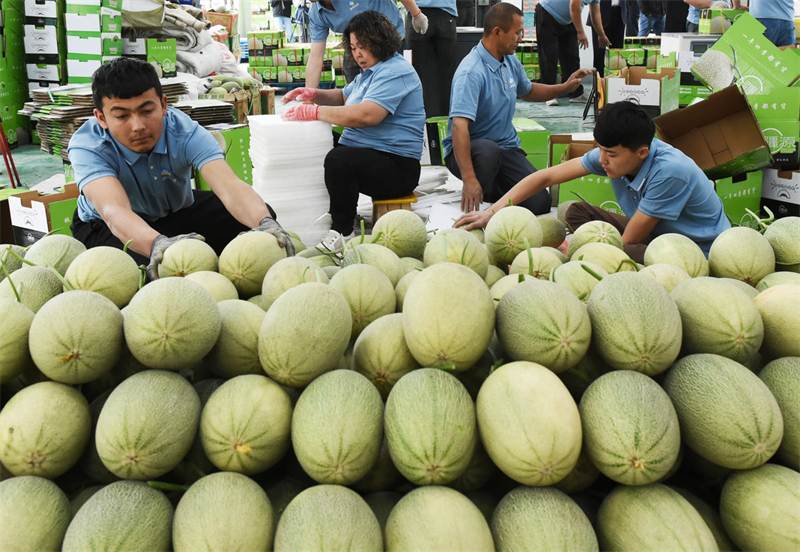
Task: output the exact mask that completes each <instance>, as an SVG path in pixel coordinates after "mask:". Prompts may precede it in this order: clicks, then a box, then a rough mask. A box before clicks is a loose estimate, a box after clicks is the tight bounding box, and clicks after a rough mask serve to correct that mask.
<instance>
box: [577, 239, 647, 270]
mask: <svg viewBox="0 0 800 552" xmlns="http://www.w3.org/2000/svg"><path fill="white" fill-rule="evenodd" d="M569 260H570V261H589V262H591V263H595V264H597V265H600V267H601V268H602V269H603V270H605V271H606V272H608V273H609V274H612V273H614V272H624V271H635V270H636V263H635V262H633V260H631V258H630V257H628V255H627V254H626V253H625V252H624V251H623V250H622V249H619V248H618V247H614V246H613V245H611V244H608V243H597V242H593V243H587V244H586V245H584V246H583V247H581V248H579V249H578V250H577V251H575V253H573V254H572V256H571V257H570V258H569Z"/></svg>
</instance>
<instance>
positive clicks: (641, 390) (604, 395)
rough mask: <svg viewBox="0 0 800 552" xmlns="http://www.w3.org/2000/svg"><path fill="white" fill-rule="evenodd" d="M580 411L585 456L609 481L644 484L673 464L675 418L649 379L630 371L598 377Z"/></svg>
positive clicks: (676, 445)
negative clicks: (586, 455)
mask: <svg viewBox="0 0 800 552" xmlns="http://www.w3.org/2000/svg"><path fill="white" fill-rule="evenodd" d="M579 410H580V414H581V422H582V424H583V434H584V443H585V446H586V450H587V452H588V454H589V458H590V459H591V460H592V463H594V465H595V466H597V468H598V469H599V470H600V471H601V472H603V474H605V475H606V476H607V477H609V478H610V479H613V480H614V481H616V482H618V483H623V484H625V485H646V484H648V483H653V482H655V481H658V480H659V479H661V478H662V477H663V476H664V475H666V474H667V473H668V472H669V470H670V468H672V466H673V465H674V464H675V461H676V459H677V458H678V449H679V448H680V442H681V432H680V427H679V426H678V416H677V414H676V413H675V408H674V407H673V406H672V402H670V400H669V397H668V396H667V394H666V393H665V392H664V390H663V389H662V388H661V386H660V385H658V384H657V383H656V382H655V381H653V380H652V379H651V378H650V377H648V376H645V375H644V374H640V373H638V372H632V371H628V370H618V371H614V372H610V373H608V374H605V375H604V376H600V378H598V379H597V380H596V381H595V382H594V383H592V385H590V386H589V388H588V389H587V390H586V392H585V393H584V394H583V397H582V398H581V403H580V406H579Z"/></svg>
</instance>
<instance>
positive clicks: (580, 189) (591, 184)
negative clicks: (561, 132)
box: [558, 142, 624, 214]
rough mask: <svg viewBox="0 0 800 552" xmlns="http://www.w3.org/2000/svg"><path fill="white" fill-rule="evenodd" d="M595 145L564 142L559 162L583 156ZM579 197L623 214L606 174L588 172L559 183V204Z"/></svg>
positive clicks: (595, 145)
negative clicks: (564, 146) (588, 173)
mask: <svg viewBox="0 0 800 552" xmlns="http://www.w3.org/2000/svg"><path fill="white" fill-rule="evenodd" d="M595 147H597V144H595V143H586V142H573V143H568V144H566V148H565V150H564V153H563V154H562V156H561V159H560V161H559V163H564V162H566V161H570V160H571V159H576V158H578V157H583V155H585V154H586V153H589V152H590V151H591V150H593V149H594V148H595ZM578 194H580V195H578ZM581 198H583V199H585V200H586V201H587V202H588V203H591V204H592V205H596V206H598V207H602V208H603V209H605V210H607V211H611V212H614V213H618V214H624V213H623V212H622V210H621V209H620V208H619V205H618V204H617V198H616V196H615V195H614V189H613V188H612V187H611V179H610V178H609V177H607V176H597V175H594V174H590V175H587V176H583V177H581V178H576V179H574V180H570V181H568V182H562V183H561V184H559V186H558V202H559V204H561V203H564V202H565V201H569V200H572V199H575V200H580V199H581Z"/></svg>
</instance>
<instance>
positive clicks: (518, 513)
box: [491, 487, 599, 552]
mask: <svg viewBox="0 0 800 552" xmlns="http://www.w3.org/2000/svg"><path fill="white" fill-rule="evenodd" d="M491 527H492V536H493V537H494V541H495V544H496V546H497V548H498V550H509V551H511V550H518V551H520V552H523V551H533V550H542V551H545V550H549V551H557V550H558V551H563V552H573V551H577V550H583V551H587V552H588V551H598V550H599V546H598V544H597V536H596V535H595V534H594V529H593V528H592V524H591V523H590V522H589V518H587V517H586V514H584V513H583V510H581V508H580V506H578V505H577V504H576V503H575V501H574V500H572V499H571V498H570V497H568V496H567V495H565V494H564V493H563V492H561V491H559V490H557V489H551V488H530V487H518V488H516V489H514V490H513V491H511V492H510V493H508V494H507V495H506V496H505V497H503V500H501V501H500V504H498V505H497V508H496V509H495V511H494V515H493V516H492V525H491Z"/></svg>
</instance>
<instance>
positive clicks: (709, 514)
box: [670, 486, 736, 551]
mask: <svg viewBox="0 0 800 552" xmlns="http://www.w3.org/2000/svg"><path fill="white" fill-rule="evenodd" d="M670 489H672V490H673V491H675V492H676V493H678V494H679V495H681V496H682V497H683V498H685V499H686V500H688V501H689V504H691V505H692V507H693V508H694V509H695V510H697V513H698V514H700V517H702V518H703V521H705V522H706V525H708V528H709V530H710V531H711V534H712V535H714V540H715V541H717V546H718V547H719V549H720V551H726V550H736V545H735V544H733V542H732V541H731V538H730V537H729V536H728V533H726V532H725V526H724V525H723V524H722V517H720V515H719V511H718V510H717V509H716V508H712V507H711V506H709V505H708V504H707V503H706V502H704V501H703V500H701V499H700V498H699V497H698V496H696V495H693V494H692V493H690V492H689V491H687V490H685V489H681V488H680V487H672V486H670Z"/></svg>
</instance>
